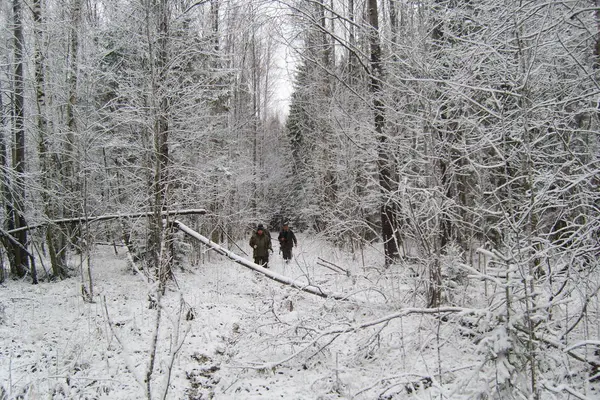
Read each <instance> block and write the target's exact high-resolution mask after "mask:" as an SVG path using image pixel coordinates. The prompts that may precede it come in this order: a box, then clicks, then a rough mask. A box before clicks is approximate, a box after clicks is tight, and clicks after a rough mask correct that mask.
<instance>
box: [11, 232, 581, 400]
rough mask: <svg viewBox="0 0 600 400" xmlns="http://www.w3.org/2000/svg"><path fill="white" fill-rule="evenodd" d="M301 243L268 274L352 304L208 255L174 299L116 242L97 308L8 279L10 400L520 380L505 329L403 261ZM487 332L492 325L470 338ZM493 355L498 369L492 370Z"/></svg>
mask: <svg viewBox="0 0 600 400" xmlns="http://www.w3.org/2000/svg"><path fill="white" fill-rule="evenodd" d="M298 238H299V242H300V246H299V248H296V249H295V253H296V254H295V258H294V260H293V261H292V262H291V263H290V264H285V263H284V262H283V260H282V259H281V256H280V255H279V254H277V250H276V251H275V254H274V255H273V256H272V259H271V261H270V263H269V264H270V269H269V270H268V271H269V272H270V273H272V274H277V275H281V276H282V277H286V279H288V280H289V281H290V282H296V281H299V280H305V281H307V282H310V283H311V284H314V285H317V286H319V287H321V288H323V289H324V290H326V291H327V292H328V293H342V294H345V296H346V297H347V300H336V299H334V298H321V297H319V296H316V295H314V294H311V293H307V292H303V291H301V290H299V289H298V288H294V287H291V286H288V285H283V284H281V283H278V282H275V281H273V280H271V279H269V278H268V277H266V276H264V275H262V274H261V273H259V272H257V271H254V270H252V269H250V268H247V267H244V266H243V265H240V264H239V263H236V262H232V261H231V260H230V259H229V258H228V257H226V256H223V255H221V254H218V253H216V252H214V251H213V250H210V251H209V250H207V249H206V248H205V250H207V251H206V253H205V258H204V262H203V263H200V264H198V265H187V266H186V267H185V270H183V271H182V270H177V271H176V279H175V280H174V281H172V282H171V283H170V285H169V287H168V289H167V291H166V293H165V294H164V296H158V297H157V296H156V293H154V286H153V285H151V284H150V283H148V282H147V280H146V279H145V277H144V275H143V274H133V273H132V271H131V268H128V267H127V256H126V254H125V252H124V251H123V250H121V251H120V252H119V254H115V252H114V250H113V248H112V247H108V246H98V247H97V249H96V251H95V252H94V254H93V258H92V268H93V270H92V272H93V278H94V303H86V302H84V301H83V297H82V295H81V278H79V277H73V278H70V279H67V280H63V281H58V282H52V283H48V282H42V283H40V284H38V285H31V284H30V283H28V282H25V281H10V282H6V283H5V284H4V285H3V286H2V287H1V288H0V294H1V297H0V337H1V338H2V345H1V349H0V387H1V388H2V389H0V393H2V392H1V391H2V390H4V391H5V394H6V398H7V399H17V398H22V399H41V398H43V399H111V400H121V399H123V400H124V399H129V400H130V399H145V398H149V397H151V398H153V399H158V398H163V397H165V398H167V399H208V398H211V397H212V398H215V399H298V400H302V399H323V400H324V399H357V400H359V399H376V398H382V399H384V398H385V399H405V398H411V399H413V398H414V399H430V398H434V397H435V398H440V395H441V394H442V395H444V396H445V397H441V398H450V399H469V398H475V397H476V396H477V395H479V394H481V393H484V392H486V390H493V389H489V386H490V381H489V379H488V377H489V376H494V374H496V373H498V371H500V372H501V373H502V376H501V379H502V380H505V379H509V378H510V377H511V373H512V372H513V371H512V370H513V369H514V368H515V366H514V365H511V364H510V363H509V361H508V359H507V358H505V357H504V354H505V353H506V351H507V349H508V348H510V346H511V342H510V339H509V337H508V335H507V334H506V332H505V331H503V330H502V328H497V329H496V330H495V331H492V332H491V333H490V335H489V336H487V339H484V340H481V341H480V342H479V345H477V344H475V342H474V341H473V340H472V338H471V337H469V336H468V335H464V334H459V333H460V332H459V330H458V328H457V326H458V325H457V324H450V323H445V322H444V321H445V320H446V321H447V320H451V319H452V318H461V317H465V318H471V319H472V320H474V321H479V320H481V313H480V312H479V311H478V310H477V309H475V308H461V307H450V306H448V307H442V308H440V309H425V308H423V307H424V305H423V304H424V297H425V291H424V280H423V278H420V277H415V276H414V275H413V274H412V273H411V272H410V271H409V268H406V266H405V265H395V266H392V267H391V268H388V269H385V268H383V267H382V266H381V265H379V263H380V261H381V253H380V249H376V248H372V247H371V248H368V249H365V253H364V260H365V264H364V265H363V264H362V259H363V258H362V257H361V255H360V254H358V255H357V254H354V255H353V254H351V253H349V252H347V251H343V250H339V249H336V248H333V247H330V246H329V245H327V244H326V243H325V242H324V241H322V240H320V239H319V238H317V237H312V236H310V235H305V234H298ZM238 245H239V246H240V247H242V248H243V249H245V250H246V251H247V252H248V253H249V252H250V250H249V249H248V246H247V244H245V243H243V242H242V243H239V244H238ZM231 248H232V249H236V247H235V246H232V247H231ZM320 260H326V261H328V262H331V263H334V264H335V265H338V266H340V267H342V268H344V269H348V270H349V272H350V276H348V275H347V274H344V273H341V272H340V273H335V272H334V271H332V270H331V269H328V268H324V267H322V266H319V265H318V262H319V261H320ZM238 261H240V260H238ZM259 268H260V267H259ZM480 285H482V284H480ZM481 287H482V286H481ZM469 293H470V294H472V295H473V296H477V292H476V291H475V290H472V289H471V291H470V292H469ZM149 295H152V296H154V298H155V299H157V300H158V303H159V307H160V316H161V318H160V321H159V323H158V326H159V328H158V330H156V326H157V315H158V314H159V313H158V311H159V309H156V308H154V309H152V308H149V304H150V303H149ZM464 295H465V296H466V294H464ZM190 312H191V313H193V314H194V318H193V319H191V320H187V319H186V315H189V313H190ZM438 315H441V316H443V317H444V318H437V316H438ZM486 329H487V327H486V324H485V320H482V321H479V322H478V323H477V325H475V326H474V327H473V329H472V331H470V332H472V333H474V334H482V332H485V330H486ZM156 333H157V334H158V336H156V339H157V341H156V343H157V345H156V361H155V363H154V368H153V370H152V374H151V379H150V382H151V384H150V385H149V387H148V385H146V383H145V381H146V376H147V374H148V365H149V362H150V359H151V354H152V349H153V345H152V343H153V338H154V337H155V334H156ZM490 352H493V353H495V354H494V355H493V356H494V357H495V360H492V364H493V363H494V362H495V363H496V367H497V370H493V369H492V366H491V365H488V364H486V357H489V353H490ZM171 365H172V367H170V366H171ZM484 365H486V366H485V367H484ZM169 371H170V374H169ZM167 383H168V387H167ZM548 387H551V388H552V390H553V391H555V392H556V393H554V396H555V397H556V398H559V399H560V398H567V395H568V393H570V392H573V391H577V393H578V394H579V393H580V392H582V388H580V387H575V388H572V387H571V386H564V385H562V383H561V382H555V381H549V383H548ZM165 390H166V396H164V393H165ZM148 392H149V393H150V396H149V395H148ZM561 396H563V397H561ZM0 398H2V396H1V395H0ZM590 398H591V397H590Z"/></svg>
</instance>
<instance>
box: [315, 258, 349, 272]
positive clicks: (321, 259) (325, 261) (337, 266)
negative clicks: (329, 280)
mask: <svg viewBox="0 0 600 400" xmlns="http://www.w3.org/2000/svg"><path fill="white" fill-rule="evenodd" d="M317 258H318V259H319V260H320V261H323V262H324V263H327V264H329V265H331V266H333V267H335V268H337V269H339V270H340V271H342V272H343V273H345V274H346V275H348V276H350V272H349V271H348V270H346V269H344V268H342V267H340V266H339V265H335V264H334V263H332V262H331V261H327V260H325V259H323V258H321V257H317Z"/></svg>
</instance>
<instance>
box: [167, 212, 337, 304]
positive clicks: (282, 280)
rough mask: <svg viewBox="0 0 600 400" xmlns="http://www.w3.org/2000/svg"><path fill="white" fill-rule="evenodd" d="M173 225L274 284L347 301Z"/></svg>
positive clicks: (193, 232)
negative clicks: (272, 281) (277, 283)
mask: <svg viewBox="0 0 600 400" xmlns="http://www.w3.org/2000/svg"><path fill="white" fill-rule="evenodd" d="M173 224H174V225H175V226H177V227H178V228H179V229H180V230H182V231H183V232H185V233H187V234H188V235H190V236H191V237H193V238H194V239H197V240H199V241H200V242H202V243H204V244H205V245H207V246H208V247H210V248H212V249H213V250H215V251H216V252H217V253H219V254H222V255H224V256H226V257H228V258H229V259H231V260H233V261H235V262H236V263H238V264H240V265H242V266H244V267H246V268H250V269H251V270H253V271H256V272H260V273H261V274H263V275H265V276H266V277H267V278H269V279H272V280H274V281H275V282H279V283H282V284H284V285H288V286H292V287H294V288H296V289H300V290H302V291H304V292H306V293H310V294H314V295H317V296H320V297H323V298H331V299H336V300H346V299H347V296H343V295H341V294H333V293H326V292H323V291H322V290H321V289H320V288H319V287H318V286H314V285H310V284H308V285H305V284H303V283H301V282H297V281H294V280H292V279H290V278H288V277H286V276H284V275H281V274H278V273H277V272H274V271H271V270H270V269H268V268H264V267H261V266H260V265H258V264H255V263H253V262H252V261H248V260H246V259H245V258H243V257H241V256H238V255H237V254H235V253H233V252H231V251H229V250H227V249H224V248H223V247H221V246H219V245H218V244H216V243H215V242H213V241H211V240H210V239H208V238H207V237H205V236H202V235H201V234H199V233H198V232H196V231H194V230H193V229H191V228H189V227H187V226H186V225H185V224H183V223H181V222H180V221H177V220H175V221H174V222H173Z"/></svg>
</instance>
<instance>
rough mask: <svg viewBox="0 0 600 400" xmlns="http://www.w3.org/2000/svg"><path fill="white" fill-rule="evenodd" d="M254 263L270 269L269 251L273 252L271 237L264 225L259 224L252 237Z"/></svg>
mask: <svg viewBox="0 0 600 400" xmlns="http://www.w3.org/2000/svg"><path fill="white" fill-rule="evenodd" d="M250 247H252V251H253V256H254V263H255V264H258V265H261V266H263V267H265V268H269V251H270V252H271V253H272V252H273V247H272V246H271V235H270V234H268V233H267V231H266V230H265V227H264V226H263V225H262V224H258V226H257V227H256V232H254V233H253V234H252V236H251V237H250Z"/></svg>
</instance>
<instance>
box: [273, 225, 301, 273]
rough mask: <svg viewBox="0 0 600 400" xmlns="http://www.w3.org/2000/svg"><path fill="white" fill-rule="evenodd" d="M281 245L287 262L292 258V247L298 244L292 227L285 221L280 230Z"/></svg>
mask: <svg viewBox="0 0 600 400" xmlns="http://www.w3.org/2000/svg"><path fill="white" fill-rule="evenodd" d="M277 238H278V239H279V245H280V246H281V252H282V253H283V259H284V260H285V262H286V263H288V262H290V260H291V259H292V248H293V247H294V246H297V245H298V240H297V239H296V235H294V232H292V230H291V229H290V227H289V225H288V223H287V222H284V223H283V226H282V228H281V232H279V236H278V237H277Z"/></svg>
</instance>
